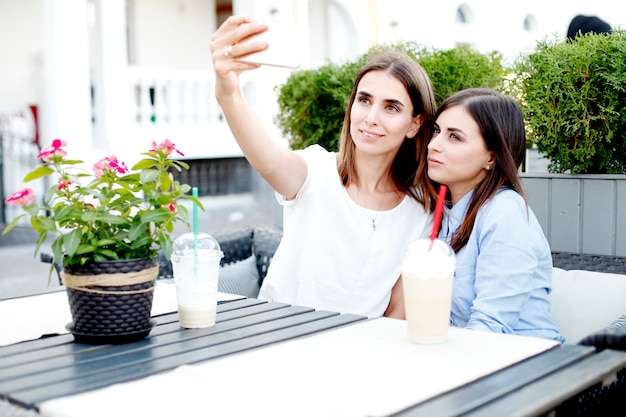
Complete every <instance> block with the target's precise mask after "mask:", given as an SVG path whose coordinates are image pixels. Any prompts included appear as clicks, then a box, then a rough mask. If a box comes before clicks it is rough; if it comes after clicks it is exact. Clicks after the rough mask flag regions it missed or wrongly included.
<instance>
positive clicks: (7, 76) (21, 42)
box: [0, 0, 43, 109]
mask: <svg viewBox="0 0 626 417" xmlns="http://www.w3.org/2000/svg"><path fill="white" fill-rule="evenodd" d="M0 57H2V64H1V65H0V109H3V108H10V107H14V106H22V105H24V104H34V103H37V102H38V101H39V100H40V99H41V95H42V91H43V90H42V89H43V79H42V77H43V5H42V2H41V0H20V1H19V2H16V1H13V0H0Z"/></svg>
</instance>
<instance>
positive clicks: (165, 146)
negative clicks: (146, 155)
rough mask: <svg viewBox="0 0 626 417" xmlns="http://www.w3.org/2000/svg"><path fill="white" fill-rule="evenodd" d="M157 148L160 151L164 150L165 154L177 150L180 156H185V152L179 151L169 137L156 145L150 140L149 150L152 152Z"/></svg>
mask: <svg viewBox="0 0 626 417" xmlns="http://www.w3.org/2000/svg"><path fill="white" fill-rule="evenodd" d="M157 149H158V150H160V151H162V152H165V153H166V154H167V155H169V154H171V153H172V152H174V151H176V152H178V154H179V155H180V156H185V154H183V153H182V152H181V151H179V150H178V149H176V145H175V144H173V143H172V142H170V140H169V139H165V140H164V141H163V142H161V143H159V144H158V145H157V143H156V142H152V149H151V150H150V152H154V151H155V150H157Z"/></svg>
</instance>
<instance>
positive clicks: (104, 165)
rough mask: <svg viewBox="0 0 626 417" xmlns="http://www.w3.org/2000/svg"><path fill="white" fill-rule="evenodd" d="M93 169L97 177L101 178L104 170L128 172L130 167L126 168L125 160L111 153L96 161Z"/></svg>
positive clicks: (120, 172)
mask: <svg viewBox="0 0 626 417" xmlns="http://www.w3.org/2000/svg"><path fill="white" fill-rule="evenodd" d="M93 171H94V172H95V174H96V178H100V177H101V176H102V174H104V171H109V172H117V173H118V174H126V173H127V172H128V168H126V165H124V163H123V162H120V161H118V160H117V157H116V156H115V155H111V156H107V157H106V158H103V159H101V160H99V161H98V162H96V163H95V164H94V166H93Z"/></svg>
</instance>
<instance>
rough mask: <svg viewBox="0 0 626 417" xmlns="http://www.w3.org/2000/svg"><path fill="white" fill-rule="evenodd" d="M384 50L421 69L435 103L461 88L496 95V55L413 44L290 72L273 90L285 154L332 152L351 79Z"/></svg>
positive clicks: (499, 82) (500, 68) (500, 75)
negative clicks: (305, 150)
mask: <svg viewBox="0 0 626 417" xmlns="http://www.w3.org/2000/svg"><path fill="white" fill-rule="evenodd" d="M384 49H395V50H399V51H403V52H406V53H407V54H408V55H409V56H411V57H412V58H413V59H415V60H416V61H418V62H419V63H420V64H421V65H422V66H423V67H424V69H425V70H426V72H427V73H428V74H429V76H430V78H431V81H432V83H433V89H434V90H435V99H436V101H437V103H441V102H442V101H443V100H444V99H445V98H447V97H448V96H449V95H451V94H452V93H454V92H456V91H458V90H460V89H463V88H468V87H487V88H494V89H498V90H500V89H502V88H503V80H504V77H505V75H506V73H507V69H506V68H505V67H504V65H503V63H502V56H501V55H500V54H499V53H498V52H495V51H494V52H491V53H488V54H482V53H480V52H478V51H475V50H473V49H472V48H470V47H468V46H458V47H455V48H452V49H449V50H438V49H435V48H427V47H424V46H422V45H420V44H418V43H415V42H399V43H395V44H384V45H376V46H373V47H372V48H370V49H369V50H368V51H367V52H366V53H365V54H363V55H361V56H360V57H358V58H357V59H355V60H354V61H347V62H344V63H327V64H325V65H323V66H320V67H318V68H315V69H305V70H298V71H294V72H292V73H291V74H290V76H289V77H288V79H287V80H286V81H285V83H284V84H282V85H280V86H278V87H277V93H278V114H277V116H276V120H275V122H276V124H277V126H278V127H279V128H280V130H281V132H282V134H283V135H284V136H285V137H286V138H288V139H289V143H290V146H291V148H293V149H302V148H305V147H307V146H309V145H312V144H315V143H317V144H319V145H321V146H322V147H324V148H326V149H327V150H330V151H336V150H338V148H339V136H340V134H341V126H342V123H343V118H344V114H345V111H346V107H347V105H348V100H349V98H350V91H351V90H352V86H353V83H354V79H355V78H356V75H357V73H358V71H359V69H360V68H361V67H362V66H363V64H364V63H365V61H366V60H367V58H368V57H369V56H371V55H372V54H375V53H378V52H380V51H382V50H384Z"/></svg>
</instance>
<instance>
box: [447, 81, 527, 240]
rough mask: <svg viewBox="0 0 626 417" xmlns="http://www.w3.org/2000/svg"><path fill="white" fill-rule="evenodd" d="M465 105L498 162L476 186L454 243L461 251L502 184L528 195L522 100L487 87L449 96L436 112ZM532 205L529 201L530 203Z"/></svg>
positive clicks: (523, 195) (495, 162) (523, 196)
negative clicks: (522, 170) (522, 168)
mask: <svg viewBox="0 0 626 417" xmlns="http://www.w3.org/2000/svg"><path fill="white" fill-rule="evenodd" d="M454 106H463V108H464V109H465V110H466V111H467V112H468V113H469V114H470V116H471V117H472V119H474V121H475V122H476V124H477V125H478V128H479V129H480V133H481V135H482V137H483V139H484V141H485V144H486V145H487V149H488V150H489V151H491V152H493V153H494V155H495V161H494V164H493V167H492V169H491V170H489V171H487V176H486V177H485V179H483V180H482V181H481V182H480V183H479V184H478V185H477V186H476V188H475V189H474V195H473V196H472V200H471V201H470V204H469V206H468V209H467V214H466V216H465V219H463V223H462V224H461V227H459V230H458V231H457V232H456V233H455V235H454V237H453V238H452V242H451V243H450V245H451V246H452V249H454V251H455V252H458V251H459V250H460V249H461V248H463V246H465V245H466V244H467V241H468V240H469V237H470V234H471V233H472V229H473V228H474V222H475V220H476V215H477V214H478V211H479V210H480V208H481V207H482V206H483V205H484V204H485V203H486V202H487V201H489V200H490V199H491V198H493V196H494V195H495V194H496V193H497V192H498V190H499V189H500V188H502V187H505V188H509V189H512V190H514V191H517V192H518V193H519V194H520V195H521V196H522V198H523V199H524V201H526V194H525V192H524V187H523V186H522V181H521V178H520V176H519V167H520V165H521V163H522V160H523V158H524V152H525V150H526V130H525V125H524V116H523V114H522V110H521V109H520V107H519V105H518V103H517V102H516V101H515V100H514V99H513V98H512V97H509V96H506V95H504V94H501V93H499V92H497V91H494V90H490V89H486V88H470V89H466V90H462V91H459V92H457V93H455V94H453V95H452V96H450V97H449V98H448V99H446V100H445V101H444V102H443V103H442V104H441V106H440V107H439V109H437V114H436V115H435V120H437V118H438V117H439V115H440V114H441V113H443V112H444V111H445V110H447V109H449V108H451V107H454ZM526 204H527V205H528V203H526Z"/></svg>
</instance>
